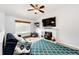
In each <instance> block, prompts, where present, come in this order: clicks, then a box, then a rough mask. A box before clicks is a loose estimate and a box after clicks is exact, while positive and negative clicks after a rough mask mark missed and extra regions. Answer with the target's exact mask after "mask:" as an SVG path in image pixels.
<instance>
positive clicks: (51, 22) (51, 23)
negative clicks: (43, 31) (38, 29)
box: [42, 17, 56, 27]
mask: <svg viewBox="0 0 79 59" xmlns="http://www.w3.org/2000/svg"><path fill="white" fill-rule="evenodd" d="M42 23H43V26H44V27H49V26H52V27H56V17H52V18H46V19H43V20H42Z"/></svg>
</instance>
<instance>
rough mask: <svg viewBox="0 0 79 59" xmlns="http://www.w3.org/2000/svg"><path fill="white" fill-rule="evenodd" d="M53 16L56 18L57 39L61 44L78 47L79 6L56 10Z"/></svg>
mask: <svg viewBox="0 0 79 59" xmlns="http://www.w3.org/2000/svg"><path fill="white" fill-rule="evenodd" d="M53 15H55V16H56V18H57V19H56V20H57V28H58V29H59V39H60V40H62V42H63V43H66V44H69V45H72V46H74V47H79V26H78V25H79V5H69V6H67V7H64V8H62V9H60V10H56V11H55V12H54V13H53Z"/></svg>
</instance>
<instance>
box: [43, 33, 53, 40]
mask: <svg viewBox="0 0 79 59" xmlns="http://www.w3.org/2000/svg"><path fill="white" fill-rule="evenodd" d="M44 38H45V39H48V40H52V32H45V33H44Z"/></svg>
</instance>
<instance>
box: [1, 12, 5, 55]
mask: <svg viewBox="0 0 79 59" xmlns="http://www.w3.org/2000/svg"><path fill="white" fill-rule="evenodd" d="M4 33H5V14H4V13H2V12H0V55H1V54H2V42H3V37H4Z"/></svg>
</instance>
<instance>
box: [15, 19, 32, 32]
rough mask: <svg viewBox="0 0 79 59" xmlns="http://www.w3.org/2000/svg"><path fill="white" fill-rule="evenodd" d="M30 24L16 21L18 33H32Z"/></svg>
mask: <svg viewBox="0 0 79 59" xmlns="http://www.w3.org/2000/svg"><path fill="white" fill-rule="evenodd" d="M30 25H31V24H30V22H26V21H18V20H16V24H15V28H16V29H15V31H16V33H30Z"/></svg>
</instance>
